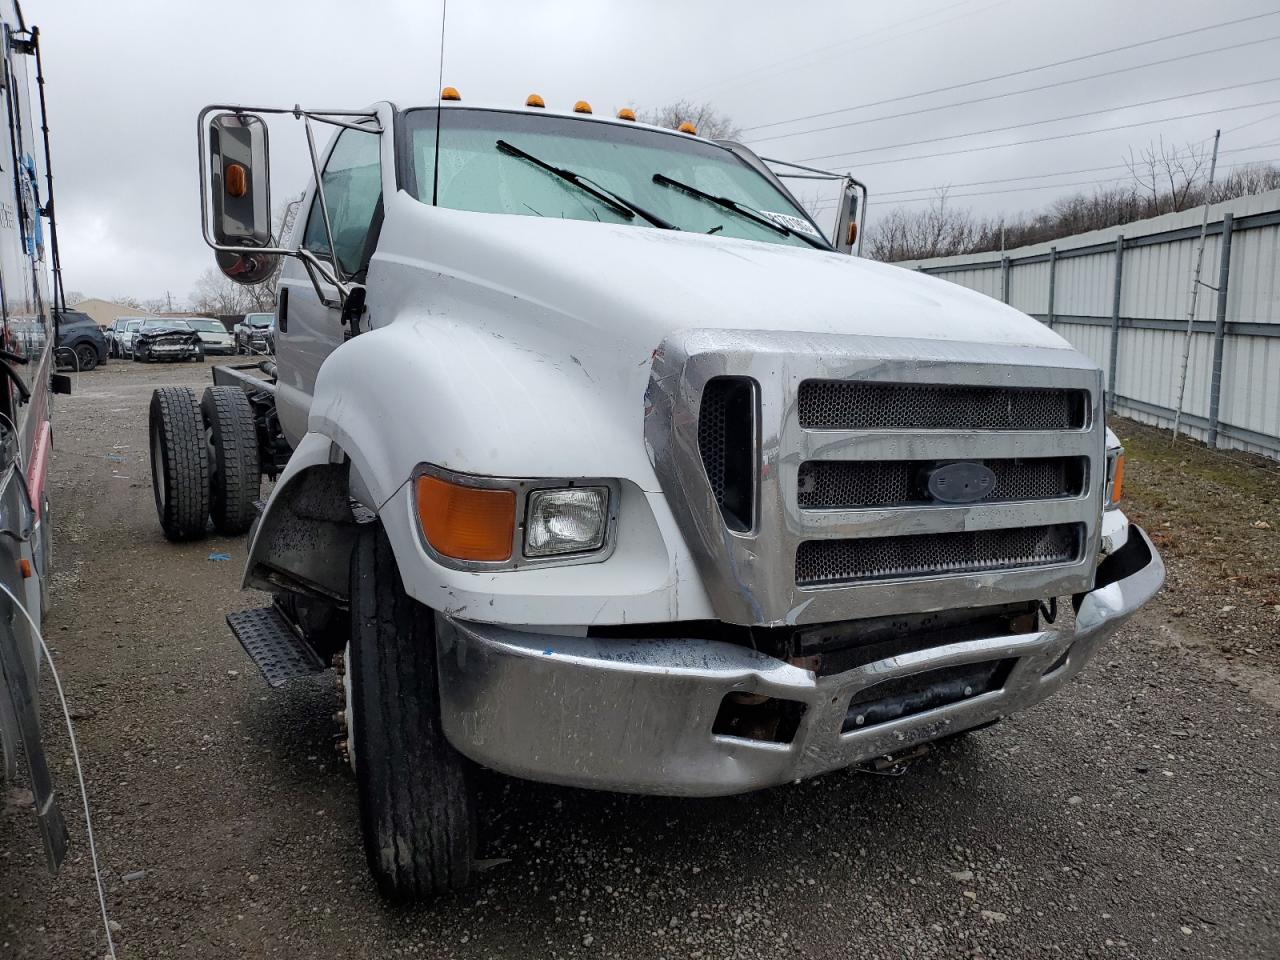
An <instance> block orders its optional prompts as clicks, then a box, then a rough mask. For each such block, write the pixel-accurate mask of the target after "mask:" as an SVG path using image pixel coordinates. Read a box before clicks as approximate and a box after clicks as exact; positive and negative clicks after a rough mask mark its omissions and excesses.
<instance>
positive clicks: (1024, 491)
mask: <svg viewBox="0 0 1280 960" xmlns="http://www.w3.org/2000/svg"><path fill="white" fill-rule="evenodd" d="M980 462H981V463H983V464H985V465H986V466H987V467H988V468H990V470H991V472H992V473H994V474H995V475H996V485H995V489H994V490H993V491H992V493H991V494H990V495H989V496H988V497H986V498H985V499H984V500H982V501H981V502H983V503H1004V502H1008V501H1012V500H1055V499H1058V498H1061V497H1074V496H1079V495H1080V494H1081V493H1082V492H1084V477H1085V467H1084V465H1085V460H1084V458H1082V457H1044V458H1035V459H1009V460H983V461H980ZM937 465H939V462H938V461H932V460H864V461H840V460H807V461H805V462H804V463H802V464H800V476H799V494H798V499H799V503H800V506H801V507H805V508H807V509H823V508H827V509H831V508H845V509H848V508H854V507H896V506H911V505H922V504H928V503H932V502H933V500H932V498H931V497H930V496H929V490H928V488H927V486H926V482H927V481H926V474H927V471H928V470H929V469H930V468H932V467H934V466H937Z"/></svg>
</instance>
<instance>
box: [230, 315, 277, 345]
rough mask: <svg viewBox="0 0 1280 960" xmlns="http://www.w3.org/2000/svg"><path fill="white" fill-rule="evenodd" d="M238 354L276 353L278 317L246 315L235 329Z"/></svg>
mask: <svg viewBox="0 0 1280 960" xmlns="http://www.w3.org/2000/svg"><path fill="white" fill-rule="evenodd" d="M235 345H236V353H275V352H276V315H275V314H274V313H246V314H245V315H244V319H243V320H241V321H240V322H239V323H237V324H236V327H235Z"/></svg>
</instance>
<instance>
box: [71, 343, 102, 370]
mask: <svg viewBox="0 0 1280 960" xmlns="http://www.w3.org/2000/svg"><path fill="white" fill-rule="evenodd" d="M76 358H77V360H78V361H79V365H80V369H81V370H92V369H93V368H94V367H96V366H97V365H98V351H97V350H95V349H94V348H93V347H91V346H89V345H88V344H83V345H82V346H80V348H79V349H77V350H76Z"/></svg>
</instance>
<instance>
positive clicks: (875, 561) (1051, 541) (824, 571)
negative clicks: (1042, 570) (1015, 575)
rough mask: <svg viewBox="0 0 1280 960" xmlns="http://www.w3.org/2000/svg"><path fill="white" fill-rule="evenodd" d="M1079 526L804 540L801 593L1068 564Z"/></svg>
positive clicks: (1076, 548) (799, 559) (799, 560)
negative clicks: (837, 586)
mask: <svg viewBox="0 0 1280 960" xmlns="http://www.w3.org/2000/svg"><path fill="white" fill-rule="evenodd" d="M1081 530H1082V526H1081V525H1080V524H1075V523H1060V524H1055V525H1053V526H1043V527H1022V528H1019V529H1013V530H975V531H965V532H961V533H936V534H919V535H916V536H907V537H867V538H861V539H856V540H806V541H805V542H804V543H802V544H800V548H799V550H798V551H797V552H796V583H797V584H798V585H799V586H802V587H806V586H808V587H817V586H828V585H832V584H838V583H859V582H866V581H875V580H896V579H904V578H912V577H931V576H946V575H954V574H972V573H982V572H985V571H988V570H1013V569H1019V568H1022V567H1041V566H1047V565H1050V564H1059V563H1071V562H1073V561H1075V560H1078V559H1079V557H1080V546H1081V542H1082V536H1081Z"/></svg>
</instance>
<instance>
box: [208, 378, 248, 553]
mask: <svg viewBox="0 0 1280 960" xmlns="http://www.w3.org/2000/svg"><path fill="white" fill-rule="evenodd" d="M200 413H201V415H202V416H203V418H204V425H205V427H206V428H207V429H208V430H209V446H210V447H211V448H212V454H213V456H212V460H211V462H210V465H209V466H210V470H209V515H210V516H211V517H212V518H213V525H214V527H215V528H216V529H217V530H218V532H219V533H224V534H226V535H227V536H239V535H240V534H242V533H247V532H248V530H249V528H250V527H251V526H253V521H254V518H255V517H256V516H257V512H258V511H257V508H256V507H255V506H254V504H255V503H256V501H257V499H258V494H259V493H260V492H261V491H262V473H261V471H260V469H259V465H258V428H257V425H256V424H255V423H254V420H253V407H252V406H251V405H250V404H249V398H248V397H247V396H246V395H245V392H244V391H243V390H241V389H239V388H238V387H206V388H205V391H204V398H203V399H202V400H201V401H200Z"/></svg>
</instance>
